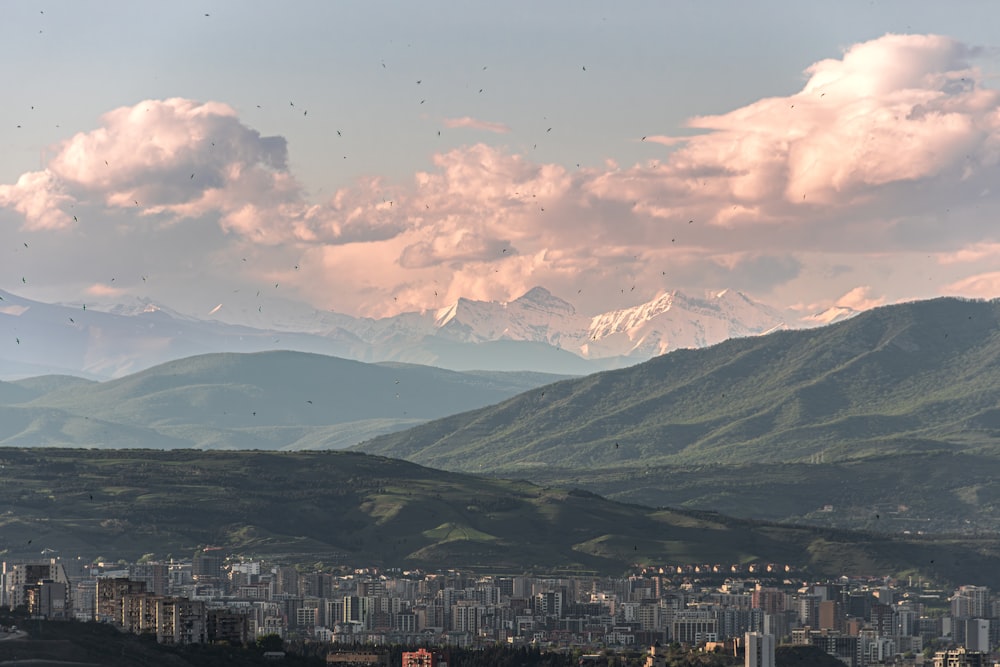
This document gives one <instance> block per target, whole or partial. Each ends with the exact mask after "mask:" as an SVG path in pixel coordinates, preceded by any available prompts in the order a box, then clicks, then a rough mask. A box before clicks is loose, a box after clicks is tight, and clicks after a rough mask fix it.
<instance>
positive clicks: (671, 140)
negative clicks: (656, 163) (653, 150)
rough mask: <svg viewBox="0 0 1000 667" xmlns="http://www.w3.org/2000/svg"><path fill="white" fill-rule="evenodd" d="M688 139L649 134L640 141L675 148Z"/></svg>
mask: <svg viewBox="0 0 1000 667" xmlns="http://www.w3.org/2000/svg"><path fill="white" fill-rule="evenodd" d="M689 139H690V137H668V136H667V135H665V134H651V135H648V136H645V137H643V138H642V139H640V141H644V142H646V143H647V144H660V145H661V146H677V145H679V144H683V143H684V142H686V141H688V140H689Z"/></svg>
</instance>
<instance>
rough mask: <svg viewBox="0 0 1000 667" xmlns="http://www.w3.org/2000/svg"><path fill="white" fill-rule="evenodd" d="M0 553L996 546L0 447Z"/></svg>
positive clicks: (386, 462)
mask: <svg viewBox="0 0 1000 667" xmlns="http://www.w3.org/2000/svg"><path fill="white" fill-rule="evenodd" d="M0 475H2V477H0V507H2V508H4V510H3V513H2V515H0V549H2V551H3V554H4V556H5V559H17V558H29V557H33V558H38V557H39V556H40V554H46V555H52V554H58V555H61V556H63V557H76V556H81V557H83V558H85V559H89V558H96V557H98V556H102V557H104V558H112V559H114V558H126V559H129V560H132V559H137V558H139V557H140V556H141V555H143V554H146V553H152V554H154V555H156V556H158V557H166V556H169V555H174V556H186V555H188V554H190V553H192V552H193V551H194V550H195V549H196V548H198V547H200V546H205V545H215V546H220V547H223V548H224V549H226V550H227V551H230V552H233V553H242V554H245V555H256V556H268V557H272V558H277V559H285V560H291V561H294V562H303V563H304V562H309V563H315V562H324V563H329V564H335V563H347V564H354V565H357V564H366V565H382V566H398V567H410V568H412V567H423V568H432V569H438V568H441V567H458V568H470V569H480V570H490V571H494V572H496V571H514V572H525V571H546V572H553V571H564V572H581V571H589V572H601V573H621V572H623V571H625V570H627V569H628V568H630V567H632V566H634V565H636V564H642V565H671V564H673V565H678V564H719V565H721V566H722V567H723V568H729V567H730V566H731V565H738V566H745V565H747V564H749V563H758V564H765V563H774V564H777V565H778V566H779V569H783V566H784V565H786V564H787V565H791V566H793V568H803V569H804V570H805V571H807V572H809V573H813V574H816V575H817V576H822V575H828V576H836V575H840V574H872V575H885V574H892V573H897V574H898V573H914V574H919V575H920V576H923V577H925V578H935V579H939V580H943V581H948V582H963V583H967V582H970V581H973V582H977V583H982V584H984V585H989V586H996V585H998V584H1000V540H998V539H994V538H989V539H986V538H980V539H972V538H964V539H958V538H954V539H935V538H931V537H928V536H922V537H917V536H910V537H908V538H905V539H904V538H900V537H897V538H891V537H878V536H874V535H871V534H865V533H851V532H847V531H838V530H832V529H809V528H798V527H791V526H778V525H774V524H767V523H754V522H748V521H743V520H736V519H731V518H728V517H725V516H722V515H717V514H712V513H699V512H692V511H675V510H666V509H650V508H646V507H641V506H636V505H624V504H620V503H615V502H611V501H608V500H605V499H603V498H600V497H598V496H595V495H593V494H590V493H587V492H581V491H566V490H560V489H555V488H544V487H539V486H535V485H532V484H529V483H526V482H514V481H507V480H500V479H484V478H479V477H474V476H467V475H460V474H454V473H446V472H441V471H437V470H432V469H429V468H423V467H420V466H416V465H414V464H410V463H406V462H404V461H398V460H392V459H384V458H380V457H373V456H367V455H362V454H357V453H349V452H295V453H277V452H204V451H192V450H169V451H155V450H127V451H108V450H79V449H46V448H34V449H23V448H22V449H15V448H6V449H2V450H0Z"/></svg>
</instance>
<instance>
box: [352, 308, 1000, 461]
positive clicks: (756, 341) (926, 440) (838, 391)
mask: <svg viewBox="0 0 1000 667" xmlns="http://www.w3.org/2000/svg"><path fill="white" fill-rule="evenodd" d="M998 322H1000V304H998V303H997V302H982V301H966V300H958V299H949V298H942V299H936V300H930V301H924V302H912V303H910V304H900V305H895V306H884V307H881V308H877V309H874V310H871V311H867V312H865V313H862V314H860V315H858V316H857V317H854V318H852V319H849V320H847V321H845V322H841V323H837V324H832V325H828V326H826V327H822V328H818V329H810V330H798V331H778V332H774V333H771V334H768V335H765V336H759V337H754V338H740V339H731V340H728V341H725V342H723V343H719V344H717V345H715V346H712V347H709V348H704V349H699V350H690V349H686V350H677V351H674V352H671V353H670V354H667V355H663V356H660V357H655V358H653V359H651V360H649V361H646V362H644V363H642V364H638V365H636V366H632V367H629V368H625V369H617V370H611V371H605V372H602V373H598V374H594V375H590V376H586V377H583V378H579V379H571V380H564V381H561V382H558V383H556V384H553V385H549V386H546V387H543V388H539V389H535V390H531V391H529V392H527V393H525V394H523V395H520V396H517V397H514V398H512V399H508V400H507V401H504V402H503V403H501V404H499V405H496V406H490V407H487V408H482V409H479V410H476V411H473V412H470V413H467V414H465V415H452V416H449V417H445V418H443V419H441V420H436V421H432V422H429V423H427V424H424V425H421V426H419V427H415V428H414V429H411V430H408V431H403V432H399V433H396V434H393V435H391V436H384V437H381V438H377V439H375V440H373V441H371V442H367V443H362V444H361V445H359V446H358V449H359V450H361V451H366V452H369V453H377V454H381V455H386V456H395V457H399V458H404V459H407V460H411V461H414V462H418V463H421V464H422V465H432V466H435V467H439V468H444V469H452V470H467V471H493V472H511V471H513V470H516V469H517V468H518V467H523V466H544V465H558V466H565V467H576V468H581V469H586V468H591V467H594V466H619V465H630V464H634V463H637V462H641V463H643V464H650V465H654V464H655V465H669V464H696V463H702V462H704V461H712V462H715V463H721V462H726V463H733V464H739V463H750V462H778V461H783V462H788V461H804V460H809V459H810V458H811V457H815V456H818V455H823V456H826V457H828V460H831V461H832V460H840V459H849V458H858V457H863V456H865V455H867V454H868V453H875V452H879V453H883V454H884V453H887V452H892V451H899V452H905V451H928V449H940V450H942V451H957V450H962V449H970V450H975V451H980V452H982V451H989V452H992V453H1000V450H998V448H997V445H996V443H995V442H994V440H993V438H994V437H995V436H996V435H1000V410H998V409H997V408H996V405H997V404H998V403H1000V333H998Z"/></svg>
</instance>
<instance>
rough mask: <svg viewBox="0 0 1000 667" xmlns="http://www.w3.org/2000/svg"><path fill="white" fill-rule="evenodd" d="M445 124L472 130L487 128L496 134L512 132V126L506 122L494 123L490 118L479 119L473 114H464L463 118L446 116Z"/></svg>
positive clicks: (486, 129) (450, 126)
mask: <svg viewBox="0 0 1000 667" xmlns="http://www.w3.org/2000/svg"><path fill="white" fill-rule="evenodd" d="M444 126H445V127H447V128H449V129H453V128H459V127H465V128H469V129H472V130H485V131H487V132H494V133H496V134H506V133H508V132H510V126H509V125H505V124H504V123H494V122H491V121H488V120H478V119H476V118H473V117H472V116H462V117H461V118H445V119H444Z"/></svg>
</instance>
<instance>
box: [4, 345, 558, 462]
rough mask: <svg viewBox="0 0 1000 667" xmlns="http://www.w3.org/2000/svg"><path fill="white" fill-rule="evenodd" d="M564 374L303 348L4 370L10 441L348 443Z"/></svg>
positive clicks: (252, 445) (253, 445) (247, 445)
mask: <svg viewBox="0 0 1000 667" xmlns="http://www.w3.org/2000/svg"><path fill="white" fill-rule="evenodd" d="M560 378H561V376H552V375H545V374H542V373H527V372H519V373H501V372H475V373H472V372H469V373H459V372H455V371H446V370H441V369H438V368H431V367H425V366H417V365H412V364H384V365H379V364H366V363H362V362H358V361H350V360H347V359H339V358H336V357H327V356H323V355H317V354H307V353H303V352H287V351H285V352H260V353H254V354H209V355H201V356H197V357H190V358H186V359H181V360H178V361H172V362H168V363H166V364H162V365H160V366H156V367H154V368H151V369H147V370H145V371H141V372H139V373H135V374H133V375H129V376H126V377H123V378H120V379H116V380H108V381H105V382H93V381H88V380H82V379H79V378H72V377H67V376H46V377H40V378H29V379H25V380H18V381H15V382H0V444H2V445H13V446H78V447H145V448H177V447H181V448H217V449H218V448H223V449H226V448H228V449H233V448H241V449H283V448H287V449H315V448H338V447H343V446H346V445H351V444H354V443H357V442H359V441H361V440H363V439H365V438H370V437H372V436H373V435H377V434H380V433H386V432H389V431H392V430H398V429H400V428H405V427H407V426H412V425H413V424H417V423H420V422H423V421H426V420H428V419H433V418H435V417H441V416H444V415H447V414H451V413H454V412H457V411H462V410H468V409H470V408H475V407H480V406H483V405H488V404H492V403H496V402H498V401H501V400H503V399H505V398H508V397H510V396H512V395H514V394H517V393H520V392H522V391H524V390H526V389H530V388H533V387H536V386H539V385H542V384H547V383H549V382H552V381H553V380H557V379H560Z"/></svg>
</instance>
